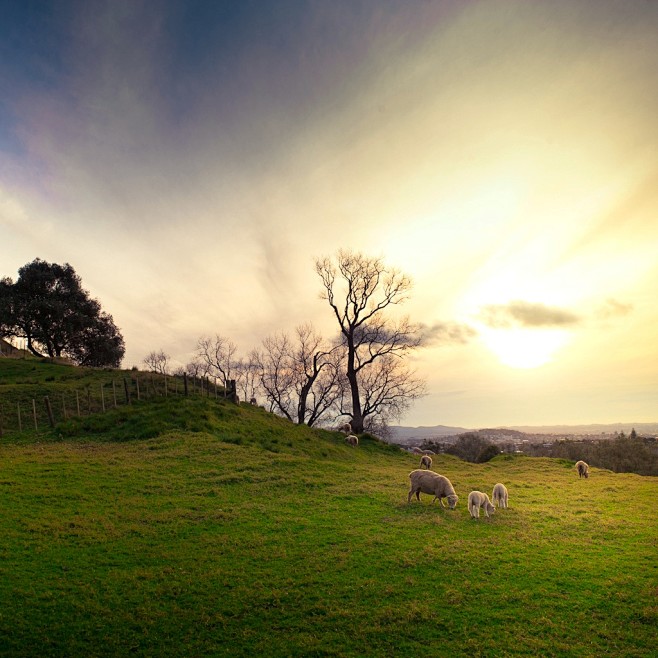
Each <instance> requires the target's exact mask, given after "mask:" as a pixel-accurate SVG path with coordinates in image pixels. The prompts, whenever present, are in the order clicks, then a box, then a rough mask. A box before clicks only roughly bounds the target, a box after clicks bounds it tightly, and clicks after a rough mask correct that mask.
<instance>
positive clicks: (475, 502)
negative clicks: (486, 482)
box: [468, 491, 496, 519]
mask: <svg viewBox="0 0 658 658" xmlns="http://www.w3.org/2000/svg"><path fill="white" fill-rule="evenodd" d="M480 507H482V508H483V509H484V514H485V516H486V517H487V518H489V514H493V513H494V512H495V511H496V508H495V507H494V506H493V505H492V504H491V501H490V500H489V496H487V494H486V493H482V492H481V491H471V493H470V494H468V511H469V512H470V513H471V516H472V517H473V518H474V519H479V518H480Z"/></svg>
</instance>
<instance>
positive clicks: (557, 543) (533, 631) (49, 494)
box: [0, 398, 658, 656]
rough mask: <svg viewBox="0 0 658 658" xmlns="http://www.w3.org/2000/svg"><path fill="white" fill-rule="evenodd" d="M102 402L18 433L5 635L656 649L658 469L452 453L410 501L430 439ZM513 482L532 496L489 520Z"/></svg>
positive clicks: (302, 648) (136, 643) (294, 650)
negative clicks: (500, 489) (421, 448)
mask: <svg viewBox="0 0 658 658" xmlns="http://www.w3.org/2000/svg"><path fill="white" fill-rule="evenodd" d="M124 413H125V414H128V415H126V416H125V417H122V414H124ZM148 414H150V415H151V418H150V419H145V418H144V416H145V415H148ZM97 419H98V422H97V423H96V424H93V423H92V424H91V425H90V426H89V427H88V428H85V427H83V426H82V425H81V423H82V421H77V420H72V421H68V423H67V424H63V425H60V426H58V427H57V428H56V430H55V432H53V435H52V440H48V437H46V436H41V437H40V439H39V441H37V442H33V443H32V444H25V443H22V444H16V443H13V444H5V445H2V446H0V473H1V474H0V505H2V509H3V514H2V516H1V517H0V557H2V560H0V655H7V656H33V655H42V656H48V655H53V656H54V655H67V656H77V655H99V656H102V655H108V656H109V655H126V654H128V653H134V654H136V655H158V656H181V655H234V656H247V655H256V654H260V655H267V656H290V655H299V656H302V655H304V656H306V655H318V656H319V655H340V656H366V655H367V656H391V655H409V656H415V655H436V656H442V655H469V656H473V655H549V656H550V655H555V656H558V655H564V656H566V655H576V654H578V655H585V656H598V655H605V654H609V653H611V652H612V653H614V654H615V655H625V656H645V655H648V654H649V653H650V651H653V641H654V639H655V625H656V622H657V621H658V608H657V607H656V600H655V586H656V571H657V568H656V561H655V549H656V543H657V542H658V536H657V535H658V533H657V531H656V524H655V512H654V508H655V491H656V484H657V483H658V482H657V479H656V478H642V477H639V476H635V475H617V474H613V473H610V472H607V471H599V470H596V469H593V471H592V475H591V477H590V479H589V480H579V479H578V478H577V477H576V475H575V472H574V469H573V465H572V463H570V462H565V461H559V460H548V459H530V458H504V457H498V458H496V459H494V460H493V461H492V462H489V463H487V464H467V463H464V462H461V461H459V460H457V459H455V458H452V457H449V456H438V457H436V459H435V462H434V467H435V470H438V471H440V472H442V473H444V474H445V475H447V476H448V477H449V478H450V479H451V480H452V482H453V484H454V486H455V488H456V490H457V493H458V494H459V496H460V501H459V504H458V507H457V509H456V510H455V511H449V510H444V509H441V508H440V507H439V506H438V505H437V504H434V505H432V504H431V503H430V496H421V502H420V503H418V502H413V503H411V504H408V503H407V491H408V477H407V475H408V472H409V471H410V470H411V469H412V468H415V467H416V465H417V458H416V457H414V456H411V455H408V454H405V453H402V452H400V451H398V450H397V449H395V448H392V447H390V446H387V445H383V444H381V443H379V442H377V441H375V440H372V439H368V438H367V437H365V438H364V439H363V440H362V441H361V444H360V446H359V448H357V449H353V448H349V447H347V446H345V445H344V443H343V440H342V437H341V436H340V435H339V434H337V433H330V432H322V431H319V430H312V429H309V428H305V427H297V426H294V425H291V424H290V423H287V422H285V421H282V420H281V419H278V418H275V417H273V416H271V415H270V414H267V413H266V412H265V411H263V410H262V409H257V408H253V407H250V406H249V405H244V406H243V405H241V406H240V407H236V406H234V405H230V404H228V403H225V402H224V401H223V400H214V399H207V398H198V399H180V398H169V399H161V400H158V401H156V402H153V403H143V404H140V405H131V407H130V409H129V410H128V409H127V408H126V409H117V410H113V411H111V412H108V413H107V414H105V415H103V416H99V417H97ZM158 419H159V422H161V423H163V426H162V428H161V431H160V430H157V431H158V433H157V434H156V435H155V436H152V437H151V438H142V439H135V438H134V437H132V438H131V436H130V434H131V432H130V431H129V430H126V427H127V426H132V427H133V428H138V427H140V426H144V427H150V428H152V427H153V424H154V423H155V422H156V420H158ZM90 421H91V419H87V421H86V422H90ZM189 422H197V423H198V425H196V426H194V427H188V428H187V429H186V428H185V427H184V424H185V423H189ZM131 424H132V425H131ZM176 425H178V427H176ZM60 434H62V438H61V439H60V438H59V435H60ZM497 481H502V482H505V483H506V484H507V486H508V488H509V490H510V505H511V507H510V509H508V510H501V511H499V512H497V513H496V514H495V515H494V517H493V518H492V519H489V520H487V519H484V518H482V519H480V520H478V521H476V520H472V519H470V518H469V516H468V512H467V510H466V497H467V495H468V492H469V491H470V490H471V489H475V488H477V489H481V490H483V491H487V492H490V491H491V488H492V487H493V484H494V483H495V482H497ZM630 501H632V504H630Z"/></svg>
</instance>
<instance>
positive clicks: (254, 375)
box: [233, 351, 260, 402]
mask: <svg viewBox="0 0 658 658" xmlns="http://www.w3.org/2000/svg"><path fill="white" fill-rule="evenodd" d="M233 371H234V372H235V382H236V384H235V385H236V388H237V390H238V391H239V392H240V395H241V396H242V399H243V400H244V401H245V402H249V400H252V399H254V398H255V397H256V389H257V388H258V384H259V380H260V378H259V366H258V362H257V360H256V357H255V355H254V352H253V351H252V353H251V354H250V355H249V358H248V359H246V360H245V359H240V360H239V361H236V363H235V364H234V366H233Z"/></svg>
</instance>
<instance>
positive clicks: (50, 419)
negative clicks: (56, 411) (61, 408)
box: [43, 395, 55, 427]
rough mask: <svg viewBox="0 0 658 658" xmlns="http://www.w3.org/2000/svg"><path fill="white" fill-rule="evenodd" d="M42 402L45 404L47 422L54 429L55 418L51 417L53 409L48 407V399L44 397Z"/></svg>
mask: <svg viewBox="0 0 658 658" xmlns="http://www.w3.org/2000/svg"><path fill="white" fill-rule="evenodd" d="M43 401H44V402H45V403H46V411H47V412H48V422H49V423H50V426H51V427H55V416H53V408H52V407H51V406H50V398H49V397H48V396H47V395H46V397H44V399H43Z"/></svg>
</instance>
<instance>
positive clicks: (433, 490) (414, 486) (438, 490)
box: [407, 468, 459, 509]
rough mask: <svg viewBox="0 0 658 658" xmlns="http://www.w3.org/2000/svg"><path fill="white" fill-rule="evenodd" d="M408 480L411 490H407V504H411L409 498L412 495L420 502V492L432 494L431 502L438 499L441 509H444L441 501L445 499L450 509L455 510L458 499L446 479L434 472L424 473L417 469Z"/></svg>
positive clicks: (410, 474)
mask: <svg viewBox="0 0 658 658" xmlns="http://www.w3.org/2000/svg"><path fill="white" fill-rule="evenodd" d="M409 479H410V480H411V489H409V495H408V496H407V502H408V503H410V502H411V497H412V496H413V495H414V494H416V498H417V499H418V500H420V493H421V492H422V493H426V494H434V498H432V502H434V501H435V500H437V499H438V501H439V502H440V503H441V507H445V504H444V503H443V499H444V498H447V499H448V506H449V507H450V509H455V506H456V505H457V500H459V498H458V496H457V494H456V493H455V489H454V487H453V486H452V484H451V483H450V480H448V478H447V477H445V476H443V475H439V474H438V473H434V471H425V470H423V469H420V468H417V469H416V470H415V471H411V473H409Z"/></svg>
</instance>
